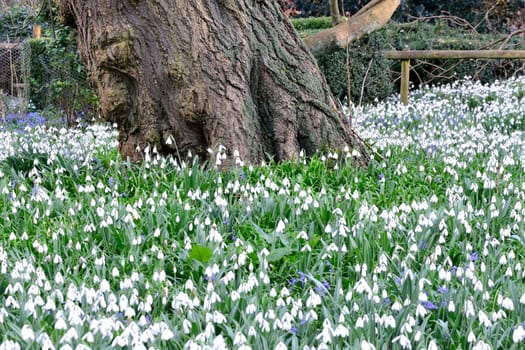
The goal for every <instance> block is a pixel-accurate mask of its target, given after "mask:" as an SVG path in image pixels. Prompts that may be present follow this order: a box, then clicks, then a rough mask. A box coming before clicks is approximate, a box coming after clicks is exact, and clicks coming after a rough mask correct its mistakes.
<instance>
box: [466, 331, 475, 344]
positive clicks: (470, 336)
mask: <svg viewBox="0 0 525 350" xmlns="http://www.w3.org/2000/svg"><path fill="white" fill-rule="evenodd" d="M475 341H476V335H475V334H474V332H472V331H470V332H469V334H468V336H467V342H469V343H474V342H475Z"/></svg>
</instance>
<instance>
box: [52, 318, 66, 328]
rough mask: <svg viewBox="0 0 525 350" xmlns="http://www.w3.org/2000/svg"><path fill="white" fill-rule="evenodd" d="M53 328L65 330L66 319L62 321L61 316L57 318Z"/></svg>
mask: <svg viewBox="0 0 525 350" xmlns="http://www.w3.org/2000/svg"><path fill="white" fill-rule="evenodd" d="M55 329H56V330H66V329H67V324H66V321H64V319H63V318H58V319H57V321H56V322H55Z"/></svg>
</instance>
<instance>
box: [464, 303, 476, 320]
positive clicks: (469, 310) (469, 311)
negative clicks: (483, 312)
mask: <svg viewBox="0 0 525 350" xmlns="http://www.w3.org/2000/svg"><path fill="white" fill-rule="evenodd" d="M464 309H465V316H466V317H467V318H470V317H474V316H476V312H475V310H474V304H473V303H472V301H471V300H467V301H466V302H465V306H464Z"/></svg>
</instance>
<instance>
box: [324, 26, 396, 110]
mask: <svg viewBox="0 0 525 350" xmlns="http://www.w3.org/2000/svg"><path fill="white" fill-rule="evenodd" d="M383 42H384V37H383V35H382V34H381V33H379V34H377V35H369V36H367V37H365V38H363V39H362V40H359V41H357V42H355V43H353V44H352V45H350V49H349V63H350V64H349V66H350V85H351V89H350V95H351V99H352V101H353V102H354V103H358V102H359V101H362V102H363V103H371V102H373V101H374V99H376V98H377V99H384V98H386V97H387V96H389V95H390V94H392V93H393V87H394V86H393V84H392V82H391V77H390V74H389V72H390V62H389V60H387V59H386V58H385V57H384V56H383V54H382V52H381V50H382V47H383ZM318 64H319V67H320V68H321V70H322V72H323V73H324V75H325V77H326V80H327V82H328V85H329V86H330V89H331V90H332V93H333V94H334V95H335V96H336V97H338V98H339V99H340V100H341V101H342V100H344V99H345V98H346V97H347V95H348V90H347V89H348V88H347V86H348V84H347V82H348V79H347V71H346V50H335V51H332V52H330V53H327V54H325V55H323V56H321V57H320V58H319V59H318ZM365 79H366V80H365ZM363 82H364V84H363Z"/></svg>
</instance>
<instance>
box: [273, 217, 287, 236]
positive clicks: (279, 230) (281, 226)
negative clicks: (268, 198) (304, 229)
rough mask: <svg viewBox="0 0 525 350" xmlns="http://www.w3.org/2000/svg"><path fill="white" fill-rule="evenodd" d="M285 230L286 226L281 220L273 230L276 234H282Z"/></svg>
mask: <svg viewBox="0 0 525 350" xmlns="http://www.w3.org/2000/svg"><path fill="white" fill-rule="evenodd" d="M285 228H286V225H285V223H284V221H283V220H279V222H278V223H277V227H276V228H275V232H276V233H282V232H283V231H284V229H285Z"/></svg>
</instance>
